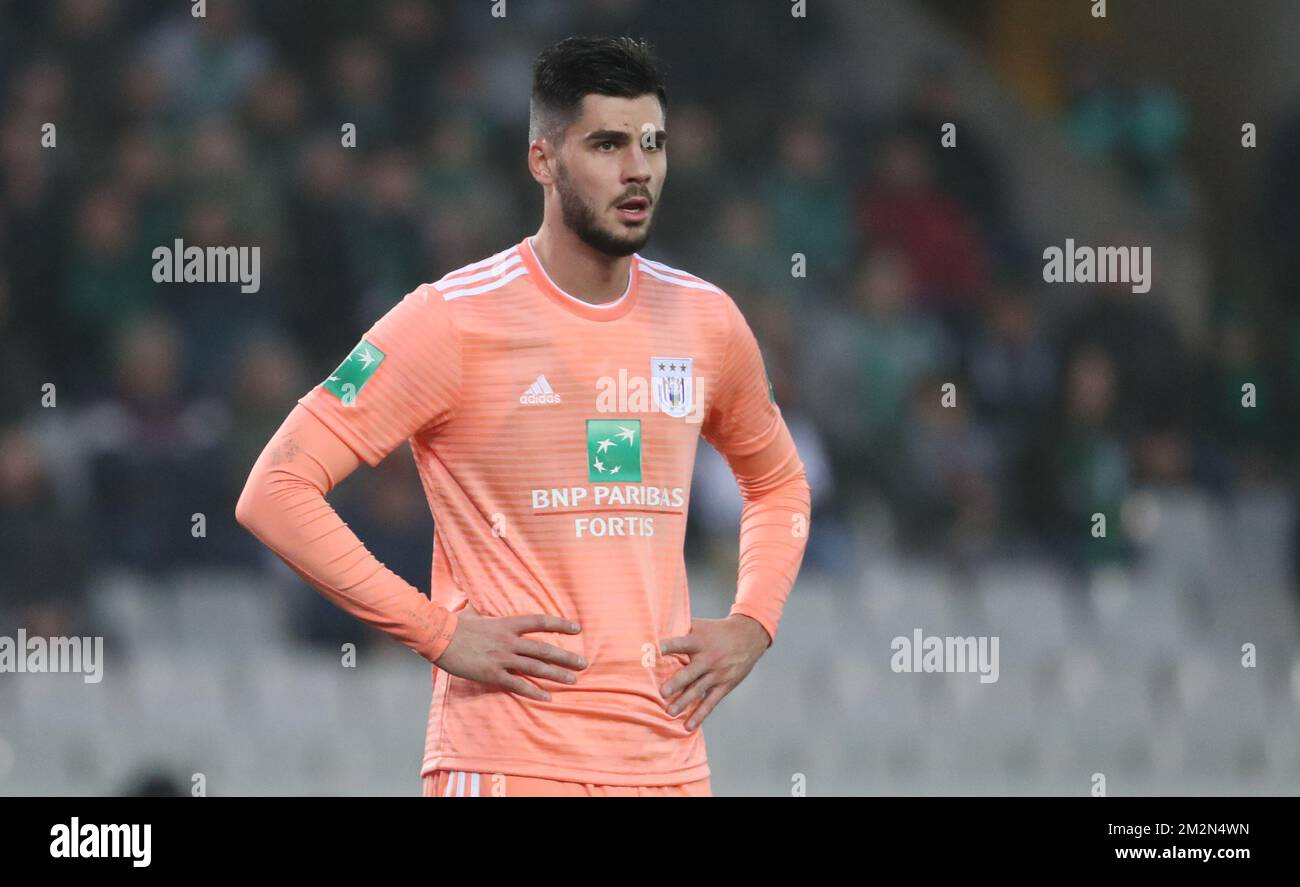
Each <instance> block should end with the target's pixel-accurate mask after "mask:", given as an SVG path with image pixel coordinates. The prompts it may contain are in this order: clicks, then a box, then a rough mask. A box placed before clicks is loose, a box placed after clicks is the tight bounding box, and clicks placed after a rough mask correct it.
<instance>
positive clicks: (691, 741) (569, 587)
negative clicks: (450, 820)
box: [236, 37, 810, 796]
mask: <svg viewBox="0 0 1300 887" xmlns="http://www.w3.org/2000/svg"><path fill="white" fill-rule="evenodd" d="M533 75H534V80H533V90H532V102H531V108H530V124H529V134H528V138H529V145H528V168H529V171H530V172H531V174H532V176H533V178H534V179H535V180H536V181H537V182H538V184H540V185H541V187H542V189H543V191H544V194H545V210H544V215H543V219H542V224H541V227H540V228H539V229H538V230H537V232H536V234H533V235H531V236H528V237H525V238H524V239H523V240H521V241H520V242H518V243H516V244H514V245H512V246H510V247H508V248H506V249H503V250H502V251H501V252H498V253H496V254H495V255H492V256H490V257H487V258H484V259H483V260H481V261H477V262H474V263H472V264H469V265H466V266H465V267H463V268H458V269H456V270H454V271H451V272H450V273H448V274H446V275H445V276H444V277H442V278H440V279H439V280H437V281H435V282H433V283H426V284H422V285H420V286H418V287H416V288H415V289H414V290H412V291H411V292H410V293H408V294H407V295H406V296H405V297H404V298H403V299H402V300H401V301H400V302H398V303H397V304H396V305H394V306H393V307H392V309H390V310H389V311H388V313H387V314H385V315H384V316H383V317H381V318H380V319H379V320H378V321H377V322H375V324H374V325H373V326H371V327H370V329H369V330H368V331H366V332H365V334H364V335H363V336H362V338H361V341H360V342H359V343H358V344H357V346H356V347H355V348H354V349H353V350H352V353H351V354H349V355H348V356H347V358H346V359H345V360H344V361H343V362H342V364H340V365H339V367H338V369H336V370H335V371H334V372H333V373H332V374H331V375H330V376H329V377H328V378H327V379H325V380H324V381H323V382H321V383H320V384H319V385H317V386H316V387H315V388H313V389H312V390H311V391H309V392H308V393H307V394H306V395H304V396H303V397H302V398H300V399H299V401H298V404H297V406H295V407H294V409H293V411H292V412H290V413H289V416H288V418H287V419H286V420H285V422H284V424H283V426H281V428H280V429H279V430H278V431H277V432H276V434H275V436H274V437H273V438H272V439H271V441H270V442H269V443H268V444H267V446H266V449H265V450H264V451H263V452H262V454H261V456H260V457H259V458H258V460H257V463H256V464H255V465H254V466H253V469H252V471H251V473H250V475H249V478H248V482H247V485H246V486H245V488H244V490H243V493H242V495H241V497H240V500H239V504H238V505H237V507H236V518H237V519H238V521H239V522H240V523H241V524H242V525H243V526H244V527H246V528H247V529H248V530H250V531H251V532H252V533H253V534H254V535H256V536H257V537H258V538H259V539H260V540H261V541H262V542H263V543H264V544H266V545H267V546H268V547H270V548H271V549H272V550H274V551H275V552H276V553H277V554H278V555H279V556H280V557H281V558H283V559H284V560H285V561H286V562H287V563H288V564H289V565H290V566H291V567H293V569H294V570H295V571H297V572H298V574H299V575H301V576H302V577H303V578H304V579H305V580H306V581H308V582H309V583H311V584H312V585H313V586H314V587H316V588H317V589H318V590H320V591H321V592H322V593H323V594H324V595H325V596H326V597H328V598H329V599H330V600H332V601H333V602H335V603H336V604H337V605H339V606H340V607H343V608H344V609H345V610H347V611H348V612H350V613H352V614H353V615H355V616H357V617H358V618H359V619H361V620H363V621H364V622H366V623H367V624H369V625H372V626H374V627H376V628H378V629H380V630H382V631H384V632H386V633H388V634H389V635H391V636H392V637H393V638H395V639H397V640H398V641H400V642H402V643H403V644H405V645H407V646H408V647H410V648H411V649H412V650H414V651H415V652H417V653H419V654H420V655H421V656H423V657H425V658H426V659H427V660H429V662H430V663H431V664H432V665H433V669H432V673H433V701H432V705H431V707H430V710H429V718H428V732H427V738H426V741H425V752H424V763H423V767H422V772H421V775H422V777H423V781H424V785H423V792H424V794H425V795H426V796H474V795H484V796H491V795H506V796H511V795H526V794H545V795H570V794H572V795H587V796H590V795H615V794H627V795H685V796H691V795H709V794H711V787H710V783H709V766H708V762H707V759H706V755H705V746H704V739H703V736H702V734H701V732H700V730H699V729H698V728H699V725H700V723H701V722H702V721H703V720H704V719H705V718H706V717H707V716H708V715H709V713H710V712H711V711H713V709H714V707H715V706H716V705H717V704H718V701H719V700H721V699H722V698H723V697H724V696H725V695H726V694H727V693H729V692H730V691H731V690H732V689H733V688H734V687H735V686H736V685H737V684H739V683H740V681H741V680H743V679H744V677H745V676H746V675H747V674H748V673H749V671H750V670H751V669H752V668H753V666H754V663H755V662H756V661H757V660H758V658H759V657H760V656H762V655H763V652H764V651H765V650H766V649H767V648H768V646H769V645H770V644H771V643H772V639H773V638H775V636H776V632H777V623H778V621H779V620H780V617H781V611H782V608H783V606H784V603H785V600H786V597H787V595H788V594H789V591H790V588H791V586H792V585H793V583H794V579H795V576H796V574H797V573H798V570H799V564H800V562H801V560H802V558H803V550H804V544H805V541H806V535H807V528H808V521H809V517H810V515H809V510H810V496H809V490H808V484H807V481H806V479H805V476H804V470H803V465H802V463H801V462H800V460H799V456H798V453H797V452H796V451H795V447H794V444H793V442H792V441H791V437H790V433H789V431H788V430H787V428H786V425H785V422H784V421H783V419H782V417H781V411H780V410H779V409H778V408H777V405H776V404H775V403H774V402H773V397H772V388H771V384H770V382H769V381H768V379H767V375H766V372H765V369H764V366H763V362H762V357H761V355H760V353H759V349H758V345H757V343H756V341H755V339H754V336H753V334H752V333H751V331H750V329H749V326H748V325H747V324H746V322H745V319H744V317H743V316H742V315H741V313H740V311H739V310H738V309H737V307H736V305H735V303H734V302H733V301H732V299H731V297H730V296H728V295H727V294H726V293H725V292H723V291H722V290H721V289H719V288H718V287H717V286H714V285H713V284H710V283H708V282H706V281H704V280H702V279H700V278H699V277H696V276H695V275H693V274H688V273H687V272H685V271H680V270H678V269H676V268H670V267H668V266H667V265H664V264H661V263H659V262H656V261H652V260H650V259H647V258H644V257H642V256H641V255H640V254H639V253H638V252H637V250H639V249H641V248H642V247H643V246H644V245H645V243H646V241H647V238H648V237H649V232H650V227H651V223H652V220H653V217H654V213H655V210H656V208H657V207H658V204H659V198H660V195H661V193H662V191H663V186H664V179H665V176H666V173H667V167H668V164H667V152H666V150H665V146H666V143H667V139H666V133H665V123H664V121H665V110H666V104H667V97H666V94H665V91H664V87H663V85H662V81H661V77H660V74H659V72H658V66H657V63H656V61H655V58H654V56H653V53H652V51H651V49H650V48H649V47H648V46H647V45H646V44H644V43H642V42H638V41H635V40H632V39H631V38H626V37H624V38H617V39H610V38H576V37H575V38H569V39H567V40H563V41H561V42H559V43H557V44H556V45H555V46H553V47H551V48H549V49H547V50H545V51H543V52H542V53H541V54H540V55H539V56H538V58H537V60H536V62H535V66H534V71H533ZM701 436H702V437H703V438H704V439H705V440H707V441H708V442H709V443H711V444H712V445H713V446H714V447H716V448H717V449H718V450H719V451H720V452H721V453H722V454H723V455H724V456H725V457H726V459H727V461H728V464H729V465H730V466H731V469H732V470H733V472H734V473H735V476H736V479H737V481H738V483H739V486H740V489H741V492H742V494H743V497H744V500H745V505H744V508H743V511H742V516H741V525H740V568H739V577H738V587H737V592H736V597H735V602H734V604H733V605H732V606H731V608H730V614H729V615H728V616H727V617H726V618H724V619H696V618H692V616H691V612H690V601H689V596H688V593H687V581H686V569H685V563H684V556H683V542H684V536H685V531H686V514H687V504H688V501H689V495H690V484H691V471H692V467H693V465H694V461H695V448H696V446H697V444H698V441H699V438H700V437H701ZM403 441H409V443H410V447H411V451H412V453H413V455H414V458H415V461H416V464H417V465H418V467H419V472H420V477H421V481H422V483H423V486H424V491H425V494H426V496H427V497H428V500H429V508H430V510H431V511H432V514H433V518H434V536H433V570H432V594H431V597H429V598H426V597H425V596H424V595H423V594H421V593H420V592H419V590H417V589H416V588H415V587H413V586H412V585H411V584H409V583H408V582H406V581H405V580H403V579H401V578H400V577H398V576H396V575H394V574H393V573H392V572H391V571H390V570H388V569H387V568H386V567H385V566H384V565H383V564H381V563H380V562H379V561H378V560H377V559H376V558H375V557H374V556H373V555H371V554H370V553H369V552H368V551H367V550H366V548H365V546H364V545H363V544H362V542H361V541H360V540H359V539H358V538H357V537H356V536H355V535H354V534H353V533H352V531H351V530H350V529H349V528H348V527H347V525H346V524H345V523H344V522H343V521H342V519H341V518H340V517H339V516H338V515H337V513H336V512H335V511H334V510H333V509H332V508H331V507H330V505H329V504H328V502H326V500H325V495H326V494H327V493H328V492H329V491H330V490H331V489H332V488H333V487H335V486H336V485H338V484H339V483H340V482H341V481H342V480H343V479H344V478H346V477H347V476H348V475H349V474H351V473H352V472H353V471H354V470H355V469H356V468H357V467H358V465H359V464H360V463H361V462H362V461H364V462H366V464H368V465H370V466H371V467H374V466H376V465H378V464H379V463H380V462H381V461H382V460H383V459H384V458H385V457H386V456H387V455H388V454H389V453H390V452H392V450H393V449H395V448H396V447H397V446H398V445H399V444H400V443H402V442H403Z"/></svg>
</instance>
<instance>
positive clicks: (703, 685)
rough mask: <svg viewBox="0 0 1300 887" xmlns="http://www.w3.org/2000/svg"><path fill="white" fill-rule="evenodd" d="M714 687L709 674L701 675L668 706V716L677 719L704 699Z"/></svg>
mask: <svg viewBox="0 0 1300 887" xmlns="http://www.w3.org/2000/svg"><path fill="white" fill-rule="evenodd" d="M712 686H713V680H712V679H711V678H710V676H709V675H708V674H703V675H700V677H699V678H698V679H696V680H695V681H694V682H692V683H691V685H690V686H689V687H687V688H686V689H685V690H684V691H683V692H682V695H681V696H678V697H677V698H676V699H674V700H673V701H672V704H671V705H669V706H668V714H670V715H672V716H673V717H677V715H679V714H681V713H682V712H684V711H686V710H687V709H688V708H690V707H691V705H692V704H693V703H694V702H695V701H696V700H698V699H702V698H703V697H704V694H705V693H707V692H709V688H710V687H712Z"/></svg>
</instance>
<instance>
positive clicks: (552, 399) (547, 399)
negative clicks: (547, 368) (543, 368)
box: [519, 376, 560, 405]
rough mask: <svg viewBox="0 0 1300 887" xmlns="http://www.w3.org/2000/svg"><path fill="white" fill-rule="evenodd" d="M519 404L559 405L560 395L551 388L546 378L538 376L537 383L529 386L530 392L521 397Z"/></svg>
mask: <svg viewBox="0 0 1300 887" xmlns="http://www.w3.org/2000/svg"><path fill="white" fill-rule="evenodd" d="M519 402H520V403H521V404H524V405H528V404H535V403H559V402H560V395H558V394H556V393H555V391H554V390H553V389H552V388H551V383H550V382H547V381H546V377H545V376H538V377H537V381H536V382H534V383H533V384H531V385H529V386H528V390H527V391H525V392H524V393H523V394H521V395H519Z"/></svg>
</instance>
